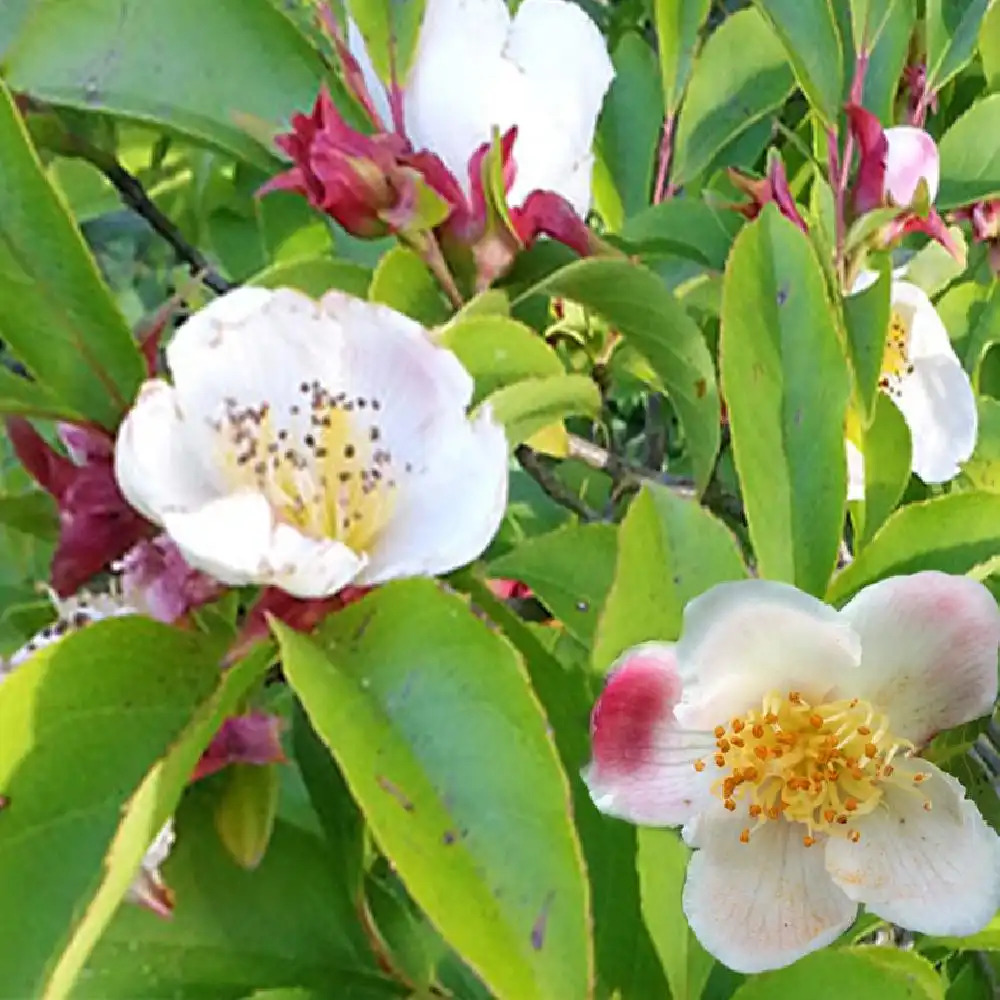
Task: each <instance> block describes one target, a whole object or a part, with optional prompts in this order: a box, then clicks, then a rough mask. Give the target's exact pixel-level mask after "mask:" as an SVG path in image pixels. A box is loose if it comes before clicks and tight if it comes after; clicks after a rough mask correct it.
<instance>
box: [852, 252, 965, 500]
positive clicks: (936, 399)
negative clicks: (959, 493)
mask: <svg viewBox="0 0 1000 1000" xmlns="http://www.w3.org/2000/svg"><path fill="white" fill-rule="evenodd" d="M876 277H877V275H876V274H875V272H873V271H866V272H864V273H862V274H861V276H860V277H859V279H858V281H857V282H856V284H855V286H854V291H855V292H860V291H862V290H863V289H865V288H867V287H868V286H869V285H870V284H871V283H872V282H873V281H875V279H876ZM890 304H891V313H890V321H889V330H888V331H887V335H886V345H885V351H884V354H883V357H882V374H881V376H880V377H879V388H880V389H881V390H882V392H884V393H886V395H888V396H889V398H890V399H891V400H892V401H893V402H894V403H895V404H896V406H897V407H898V408H899V410H900V412H901V413H902V414H903V419H904V420H905V421H906V425H907V427H909V429H910V437H911V439H912V442H913V471H914V472H915V473H916V474H917V475H918V476H919V477H920V478H921V479H922V480H923V481H924V482H925V483H944V482H947V481H948V480H949V479H953V478H954V477H955V476H956V475H958V471H959V465H960V463H962V462H964V461H966V460H967V459H968V458H969V456H970V455H971V454H972V451H973V449H974V448H975V446H976V433H977V430H978V425H979V419H978V412H977V410H976V398H975V394H974V393H973V391H972V383H971V382H970V381H969V376H968V375H967V374H966V372H965V369H964V368H963V367H962V364H961V362H960V361H959V360H958V356H957V355H956V354H955V350H954V348H953V347H952V346H951V340H950V339H949V337H948V331H947V330H946V329H945V326H944V323H942V322H941V317H940V316H938V314H937V310H936V309H935V308H934V305H933V303H932V302H931V300H930V299H929V298H928V297H927V295H926V293H925V292H924V291H923V290H922V289H920V288H918V287H917V286H916V285H913V284H911V283H910V282H908V281H900V280H893V282H892V291H891V302H890ZM857 444H858V442H851V441H849V442H848V454H849V460H848V474H849V475H848V497H849V499H851V500H861V499H864V462H863V460H862V459H861V455H860V453H859V452H858V451H857V448H856V445H857ZM851 449H853V450H854V452H853V454H852V453H851Z"/></svg>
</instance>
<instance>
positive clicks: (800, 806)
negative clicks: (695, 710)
mask: <svg viewBox="0 0 1000 1000" xmlns="http://www.w3.org/2000/svg"><path fill="white" fill-rule="evenodd" d="M715 741H716V743H715V745H716V753H715V754H714V755H713V756H712V758H711V762H712V764H714V766H715V767H717V768H719V769H720V771H721V772H722V777H720V778H719V779H718V780H717V781H715V782H714V784H713V785H712V791H713V792H714V793H715V794H716V795H718V796H719V797H720V798H721V799H722V801H723V804H724V805H725V807H726V808H727V809H728V810H729V811H730V812H735V811H736V810H737V809H738V808H740V807H741V806H745V808H746V811H747V814H748V815H749V817H750V818H751V819H752V820H754V821H755V824H754V828H755V827H756V826H760V825H761V824H763V823H766V822H767V821H768V820H777V819H785V820H789V821H791V822H795V823H802V824H803V825H804V826H805V827H806V836H805V837H804V838H803V842H804V843H805V845H806V846H807V847H810V846H812V844H814V843H815V840H816V834H839V835H841V836H846V837H848V838H849V839H850V840H852V841H854V842H857V841H858V840H859V839H860V837H861V834H860V832H859V831H858V830H856V829H854V828H853V827H852V820H854V819H856V818H858V817H860V816H864V815H866V814H867V813H870V812H871V811H872V810H873V809H875V808H876V806H878V804H879V802H880V801H881V798H882V793H883V785H884V782H885V780H886V779H888V778H890V777H891V776H892V773H893V766H892V760H893V758H894V757H895V756H896V754H897V753H899V752H900V751H902V752H903V753H904V754H909V752H910V751H911V750H912V749H913V744H912V743H910V742H909V741H908V740H903V739H899V738H897V737H895V736H893V735H892V734H891V733H890V732H889V720H888V718H887V717H886V716H885V715H881V714H879V713H877V712H875V710H874V709H873V708H872V706H871V705H870V704H869V703H868V702H866V701H863V700H861V699H859V698H854V699H852V700H850V701H847V700H841V701H831V702H826V703H825V704H822V705H810V704H809V703H808V702H807V701H806V700H805V699H804V698H803V697H802V695H801V694H800V693H799V692H797V691H790V692H789V693H788V695H787V696H786V697H782V696H781V695H779V694H775V693H772V694H768V695H766V696H765V697H764V699H763V702H762V704H761V708H760V709H759V710H758V709H751V710H750V711H749V712H747V713H746V715H745V716H743V717H742V718H735V719H733V720H732V721H731V722H730V723H729V725H728V726H716V728H715ZM694 766H695V769H696V770H698V771H703V770H705V768H706V766H708V761H707V760H699V761H696V762H695V765H694ZM926 777H927V775H917V776H915V777H914V781H915V782H916V783H917V784H919V783H920V782H921V781H923V780H924V779H925V778H926ZM926 806H929V803H926V805H925V807H926ZM751 833H752V828H751V827H747V828H745V829H744V830H743V832H742V833H741V834H740V840H741V841H742V842H743V843H744V844H745V843H747V842H749V840H750V835H751Z"/></svg>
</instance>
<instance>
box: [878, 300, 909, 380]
mask: <svg viewBox="0 0 1000 1000" xmlns="http://www.w3.org/2000/svg"><path fill="white" fill-rule="evenodd" d="M881 371H882V373H881V375H880V376H879V380H878V385H879V388H880V389H881V390H882V391H883V392H887V393H888V394H889V395H890V396H897V397H898V396H899V395H900V392H901V391H902V390H901V389H900V386H899V383H900V382H901V381H902V380H903V379H904V378H905V377H906V376H907V375H912V374H913V363H912V362H911V361H910V352H909V332H908V330H907V326H906V323H905V322H904V321H903V317H902V316H901V315H900V314H899V313H898V312H897V311H896V310H895V309H893V311H892V317H891V319H890V320H889V332H888V335H887V336H886V342H885V351H884V353H883V355H882V369H881Z"/></svg>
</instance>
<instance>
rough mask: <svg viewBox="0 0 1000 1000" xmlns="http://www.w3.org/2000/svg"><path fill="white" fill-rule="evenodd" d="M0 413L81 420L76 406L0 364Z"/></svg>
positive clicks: (80, 414) (82, 417)
mask: <svg viewBox="0 0 1000 1000" xmlns="http://www.w3.org/2000/svg"><path fill="white" fill-rule="evenodd" d="M2 280H3V279H2V278H0V281H2ZM0 413H10V414H16V415H17V416H21V417H40V418H42V419H48V420H69V421H71V422H80V421H83V420H84V419H85V418H84V416H83V414H82V413H81V412H80V411H79V410H78V409H76V408H74V407H72V406H70V405H69V404H68V403H66V402H64V401H63V400H61V399H58V398H57V397H56V396H55V395H54V394H53V393H52V392H50V391H49V390H48V389H46V388H45V387H44V386H42V385H39V384H38V383H37V382H31V381H29V380H28V379H26V378H24V377H23V376H21V375H16V374H14V372H12V371H11V370H10V369H9V368H6V367H5V366H3V365H0Z"/></svg>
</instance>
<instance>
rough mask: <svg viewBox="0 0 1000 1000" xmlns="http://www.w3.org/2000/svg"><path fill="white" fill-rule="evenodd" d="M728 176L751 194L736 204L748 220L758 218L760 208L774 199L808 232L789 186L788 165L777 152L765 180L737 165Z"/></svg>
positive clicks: (768, 167) (783, 212) (780, 208)
mask: <svg viewBox="0 0 1000 1000" xmlns="http://www.w3.org/2000/svg"><path fill="white" fill-rule="evenodd" d="M729 178H730V180H731V181H732V182H733V184H735V185H736V187H737V188H739V189H740V190H741V191H742V192H743V193H744V194H746V195H748V196H749V198H750V201H748V202H745V203H744V204H742V205H733V206H732V207H733V208H735V209H736V211H738V212H739V213H740V214H741V215H744V216H746V218H748V219H756V218H757V216H758V215H760V212H761V209H762V208H763V207H764V206H765V205H767V204H770V203H771V202H774V203H775V204H776V205H777V206H778V210H779V211H780V212H781V214H782V215H783V216H784V217H785V218H786V219H788V221H789V222H792V223H794V224H795V225H796V226H798V227H799V229H801V230H802V232H804V233H808V232H809V227H808V226H807V225H806V222H805V219H803V218H802V215H801V213H800V212H799V209H798V206H797V205H796V204H795V199H794V198H793V197H792V192H791V191H790V190H789V188H788V176H787V175H786V173H785V164H784V163H783V162H782V160H781V157H780V156H779V155H777V154H775V155H773V156H771V157H769V160H768V165H767V176H766V177H764V178H762V179H759V180H758V179H756V178H753V177H750V176H748V175H746V174H744V173H742V172H740V171H739V170H736V169H735V168H730V170H729Z"/></svg>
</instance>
